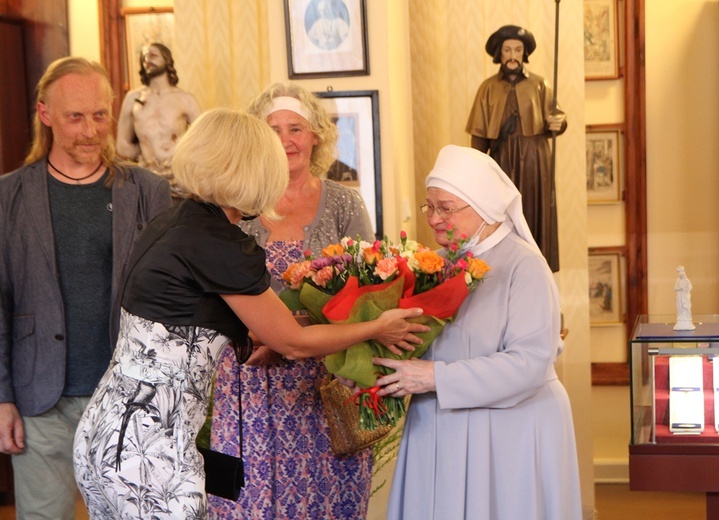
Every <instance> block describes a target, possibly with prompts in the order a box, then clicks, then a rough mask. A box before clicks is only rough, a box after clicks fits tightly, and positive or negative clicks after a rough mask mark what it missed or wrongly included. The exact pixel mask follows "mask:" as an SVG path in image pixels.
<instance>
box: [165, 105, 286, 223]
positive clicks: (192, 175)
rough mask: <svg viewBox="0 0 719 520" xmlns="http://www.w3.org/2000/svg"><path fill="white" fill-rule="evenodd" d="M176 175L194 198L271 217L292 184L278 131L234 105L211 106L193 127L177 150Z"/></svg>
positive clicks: (179, 142)
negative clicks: (231, 107) (290, 183)
mask: <svg viewBox="0 0 719 520" xmlns="http://www.w3.org/2000/svg"><path fill="white" fill-rule="evenodd" d="M172 173H173V174H174V176H175V180H176V181H177V185H178V186H179V187H180V188H181V189H183V190H184V191H186V192H187V193H188V194H189V195H190V196H191V197H193V198H197V199H199V200H202V201H204V202H210V203H212V204H216V205H217V206H221V207H226V208H234V209H236V210H238V211H240V212H242V214H243V215H259V214H260V213H262V214H263V215H265V216H267V217H270V218H271V217H274V216H275V215H276V214H275V212H274V206H275V203H276V202H277V200H278V199H279V198H280V197H281V196H282V194H283V193H284V191H285V189H286V188H287V183H288V182H289V168H288V166H287V156H286V155H285V151H284V149H283V148H282V144H281V143H280V140H279V138H278V137H277V135H276V134H275V133H274V132H273V131H272V129H271V128H270V127H269V126H268V125H267V123H265V122H264V121H261V120H260V119H258V118H257V117H255V116H252V115H250V114H247V113H244V112H241V111H239V110H232V109H229V108H214V109H212V110H208V111H207V112H205V113H203V114H202V115H201V116H200V117H199V118H197V120H196V121H195V122H194V123H192V125H190V128H189V130H188V131H187V133H186V134H185V135H183V136H182V137H181V138H180V140H179V141H178V143H177V147H176V148H175V152H174V155H173V157H172Z"/></svg>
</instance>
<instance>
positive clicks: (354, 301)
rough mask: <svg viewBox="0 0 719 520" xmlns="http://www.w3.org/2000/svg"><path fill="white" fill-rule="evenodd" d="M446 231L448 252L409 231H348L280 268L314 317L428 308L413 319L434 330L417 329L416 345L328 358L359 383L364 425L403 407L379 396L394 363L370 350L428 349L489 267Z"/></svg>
mask: <svg viewBox="0 0 719 520" xmlns="http://www.w3.org/2000/svg"><path fill="white" fill-rule="evenodd" d="M447 236H448V238H449V240H450V242H451V245H450V246H449V247H448V248H447V254H446V256H441V255H439V254H438V253H437V252H435V251H431V250H430V249H429V248H427V247H424V246H422V245H420V244H419V243H417V242H416V241H413V240H408V239H407V234H406V233H404V232H402V233H401V235H400V238H401V241H400V243H399V244H393V243H390V241H389V239H388V238H387V237H386V236H385V237H384V239H383V240H377V241H375V242H374V243H369V242H363V241H360V240H353V239H352V238H349V237H345V238H343V239H342V240H341V241H340V243H339V244H332V245H330V246H328V247H326V248H324V249H323V250H322V252H321V256H319V257H315V256H314V255H313V254H312V253H311V252H310V251H307V252H305V259H304V260H303V261H301V262H298V263H295V264H292V265H290V266H289V267H288V269H287V271H285V273H284V274H283V278H284V280H285V281H286V282H287V283H288V285H289V288H288V289H286V290H285V291H283V292H282V293H280V298H282V300H283V301H284V302H285V304H286V305H287V306H288V307H289V308H290V309H292V310H301V309H305V310H306V311H307V313H308V314H309V316H310V318H311V320H312V321H313V322H314V323H353V322H360V321H369V320H372V319H375V318H377V317H378V316H379V315H380V314H381V313H382V312H384V311H385V310H389V309H394V308H398V307H399V308H404V309H407V308H411V307H421V308H422V309H423V310H424V314H423V315H422V316H420V317H418V318H414V320H415V321H419V322H421V323H424V324H426V325H428V326H429V327H430V330H429V331H428V332H424V333H421V334H419V335H420V336H421V337H422V340H423V343H422V344H421V345H417V346H416V349H415V350H414V351H413V352H409V351H404V352H403V353H402V355H401V356H397V355H395V354H393V353H391V352H390V351H389V350H388V349H387V348H386V347H384V346H383V345H382V344H380V343H379V342H377V341H372V340H371V341H365V342H362V343H359V344H356V345H353V346H352V347H350V348H349V349H347V350H345V351H343V352H339V353H337V354H332V355H329V356H327V357H325V365H326V366H327V370H328V371H329V372H330V373H332V374H335V375H337V376H340V377H344V378H346V379H351V380H353V381H355V382H356V383H357V386H358V387H360V389H361V390H360V391H358V392H357V393H356V394H355V396H354V398H355V402H356V403H357V404H358V405H359V407H360V427H361V428H363V429H366V430H373V429H375V428H376V427H377V426H379V425H391V426H394V425H395V424H396V423H397V421H398V420H399V419H400V418H401V417H402V416H403V415H404V413H405V400H404V399H403V398H398V397H391V396H383V397H379V396H378V395H377V391H378V390H379V387H378V386H376V385H375V382H376V380H377V378H378V376H380V375H383V374H386V373H389V372H391V369H388V368H385V367H380V366H376V365H373V364H372V357H373V356H374V357H388V358H393V359H409V358H411V357H419V356H421V355H423V354H424V353H425V352H426V351H427V349H428V348H429V345H430V344H431V343H432V341H434V339H435V338H436V337H437V335H438V334H439V333H440V332H441V331H442V329H443V328H444V326H445V324H446V323H447V322H448V321H449V320H451V319H452V318H453V316H454V315H455V314H456V312H457V310H458V309H459V306H460V305H461V304H462V302H463V301H464V299H465V298H466V297H467V295H468V294H469V292H470V291H471V290H473V289H474V288H475V287H476V286H477V285H478V284H479V282H480V281H482V279H483V277H484V275H485V273H486V272H487V271H489V269H490V268H489V266H487V264H485V263H484V261H482V260H481V259H479V258H474V257H473V256H472V255H471V253H467V254H465V255H460V253H459V252H460V250H461V247H462V245H463V244H464V243H466V242H467V238H466V236H462V237H460V238H459V239H458V240H456V241H454V240H453V232H452V230H451V229H450V230H448V233H447Z"/></svg>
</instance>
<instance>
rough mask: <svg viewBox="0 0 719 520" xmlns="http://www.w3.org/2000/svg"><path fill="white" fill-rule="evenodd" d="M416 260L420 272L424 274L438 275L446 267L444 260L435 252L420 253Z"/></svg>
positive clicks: (416, 255) (417, 254) (415, 256)
mask: <svg viewBox="0 0 719 520" xmlns="http://www.w3.org/2000/svg"><path fill="white" fill-rule="evenodd" d="M414 258H415V259H416V260H417V265H418V268H419V270H420V271H421V272H423V273H427V274H434V273H438V272H440V271H441V270H442V267H443V266H444V259H443V258H442V257H441V256H439V255H438V254H437V253H436V252H434V251H420V252H419V253H415V255H414Z"/></svg>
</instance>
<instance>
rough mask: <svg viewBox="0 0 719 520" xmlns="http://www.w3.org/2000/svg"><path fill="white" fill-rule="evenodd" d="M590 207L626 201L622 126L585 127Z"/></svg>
mask: <svg viewBox="0 0 719 520" xmlns="http://www.w3.org/2000/svg"><path fill="white" fill-rule="evenodd" d="M585 148H586V159H587V161H586V169H587V170H586V177H587V204H616V203H619V202H621V201H622V200H623V198H624V184H623V182H624V162H623V161H624V128H623V125H588V126H587V127H586V138H585Z"/></svg>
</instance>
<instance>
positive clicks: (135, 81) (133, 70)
mask: <svg viewBox="0 0 719 520" xmlns="http://www.w3.org/2000/svg"><path fill="white" fill-rule="evenodd" d="M122 18H123V20H124V24H125V63H126V69H125V74H126V76H125V84H126V85H127V91H130V90H135V89H137V88H140V87H141V86H142V82H141V81H140V57H141V56H142V53H143V52H144V50H145V48H146V47H147V46H148V45H149V44H151V43H154V42H158V43H162V44H163V45H165V46H167V47H168V48H169V49H170V50H171V51H172V50H174V47H175V13H174V12H173V9H172V7H124V8H123V9H122Z"/></svg>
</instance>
